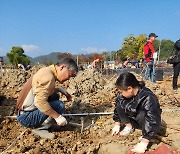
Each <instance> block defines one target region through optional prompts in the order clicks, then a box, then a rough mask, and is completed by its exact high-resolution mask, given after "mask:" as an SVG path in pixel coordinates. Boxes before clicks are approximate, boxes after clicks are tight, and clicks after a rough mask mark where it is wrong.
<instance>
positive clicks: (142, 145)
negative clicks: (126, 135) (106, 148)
mask: <svg viewBox="0 0 180 154" xmlns="http://www.w3.org/2000/svg"><path fill="white" fill-rule="evenodd" d="M147 146H148V143H145V142H142V141H141V142H140V143H138V144H136V145H135V146H134V148H133V149H132V150H131V151H133V152H136V153H144V152H145V151H146V149H147Z"/></svg>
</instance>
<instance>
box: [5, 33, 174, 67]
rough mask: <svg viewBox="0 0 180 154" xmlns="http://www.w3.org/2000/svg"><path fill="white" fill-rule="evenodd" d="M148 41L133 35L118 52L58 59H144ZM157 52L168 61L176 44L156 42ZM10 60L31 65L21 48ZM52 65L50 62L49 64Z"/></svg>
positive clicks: (83, 61)
mask: <svg viewBox="0 0 180 154" xmlns="http://www.w3.org/2000/svg"><path fill="white" fill-rule="evenodd" d="M146 41H147V36H146V35H145V34H140V35H139V36H134V35H133V34H131V35H129V36H127V37H125V38H124V40H123V43H122V46H121V48H120V49H119V50H117V51H104V52H102V53H93V54H87V55H85V54H78V55H72V54H71V53H61V54H59V55H58V58H59V59H60V58H63V57H72V58H74V59H76V60H78V64H84V63H91V62H92V61H93V60H95V59H99V60H100V61H101V62H103V61H114V60H115V61H117V62H123V61H125V60H126V59H127V58H128V59H136V60H140V59H143V47H144V44H145V43H146ZM154 48H155V51H157V52H158V53H159V51H160V55H159V58H160V60H166V59H167V58H168V57H169V56H171V55H172V54H173V51H174V42H173V41H171V40H166V39H163V40H158V39H157V40H155V42H154ZM7 57H8V60H9V62H10V63H11V64H13V65H15V66H17V65H18V64H23V65H24V66H27V65H28V64H30V60H29V58H28V57H27V56H26V55H25V54H24V50H23V49H22V48H21V47H12V49H11V51H10V52H9V53H7ZM49 63H50V62H49Z"/></svg>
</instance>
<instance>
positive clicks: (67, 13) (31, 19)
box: [0, 0, 180, 57]
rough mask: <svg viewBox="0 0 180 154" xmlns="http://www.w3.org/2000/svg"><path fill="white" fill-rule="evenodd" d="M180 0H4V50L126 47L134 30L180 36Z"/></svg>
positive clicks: (0, 28)
mask: <svg viewBox="0 0 180 154" xmlns="http://www.w3.org/2000/svg"><path fill="white" fill-rule="evenodd" d="M179 27H180V0H150V1H144V0H0V56H3V55H6V53H7V52H9V51H10V50H11V48H12V46H20V47H22V48H23V49H24V50H25V54H27V55H29V56H31V57H35V56H39V55H44V54H48V53H51V52H70V53H73V54H75V53H84V54H87V53H91V52H101V51H104V50H107V51H112V50H118V49H120V48H121V45H122V42H123V39H124V37H127V36H128V35H129V34H134V35H135V36H137V35H139V34H149V33H150V32H155V33H157V35H158V36H159V37H158V39H170V40H172V41H176V40H177V39H179V38H180V28H179Z"/></svg>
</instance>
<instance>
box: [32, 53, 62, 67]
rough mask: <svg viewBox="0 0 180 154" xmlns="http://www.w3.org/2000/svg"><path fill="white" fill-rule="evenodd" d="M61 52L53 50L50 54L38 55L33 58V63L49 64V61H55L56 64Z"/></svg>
mask: <svg viewBox="0 0 180 154" xmlns="http://www.w3.org/2000/svg"><path fill="white" fill-rule="evenodd" d="M59 54H61V52H52V53H50V54H48V55H43V56H38V57H35V58H32V59H31V62H32V63H34V64H35V63H37V62H39V63H40V64H47V63H53V64H56V63H57V61H58V58H57V57H58V55H59Z"/></svg>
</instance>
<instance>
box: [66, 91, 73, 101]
mask: <svg viewBox="0 0 180 154" xmlns="http://www.w3.org/2000/svg"><path fill="white" fill-rule="evenodd" d="M65 96H66V98H67V100H68V101H72V96H71V95H70V94H69V93H68V92H67V93H66V94H65Z"/></svg>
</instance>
